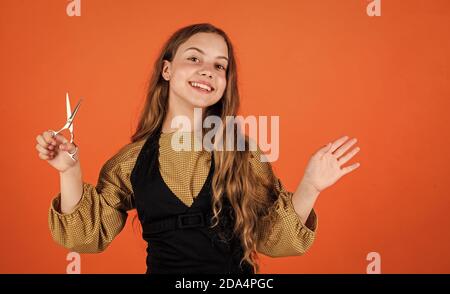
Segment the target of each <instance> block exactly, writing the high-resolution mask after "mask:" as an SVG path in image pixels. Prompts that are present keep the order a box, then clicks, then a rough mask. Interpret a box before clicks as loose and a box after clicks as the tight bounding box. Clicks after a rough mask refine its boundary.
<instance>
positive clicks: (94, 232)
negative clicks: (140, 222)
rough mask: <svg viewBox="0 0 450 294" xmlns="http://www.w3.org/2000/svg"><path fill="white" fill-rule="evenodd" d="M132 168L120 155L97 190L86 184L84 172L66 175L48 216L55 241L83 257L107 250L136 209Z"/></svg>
mask: <svg viewBox="0 0 450 294" xmlns="http://www.w3.org/2000/svg"><path fill="white" fill-rule="evenodd" d="M75 167H76V166H74V168H75ZM78 167H79V166H78ZM132 167H133V164H132V162H130V158H129V154H127V152H119V153H118V154H117V155H115V156H114V157H113V158H111V159H110V160H108V161H107V162H106V163H105V164H104V165H103V167H102V169H101V171H100V174H99V178H98V182H97V185H96V186H93V185H91V184H89V183H85V182H82V180H81V169H78V168H75V169H73V170H68V171H67V173H64V174H62V175H61V193H59V194H58V195H57V196H56V197H55V198H54V199H53V200H52V203H51V206H50V209H49V215H48V221H49V228H50V231H51V234H52V237H53V239H54V240H55V241H56V242H57V243H58V244H60V245H62V246H63V247H66V248H68V249H70V250H73V251H76V252H80V253H95V252H101V251H103V250H105V249H106V247H107V246H108V245H109V244H110V243H111V242H112V240H113V239H114V238H115V236H116V235H118V234H119V233H120V231H121V230H122V229H123V227H124V225H125V223H126V219H127V210H130V209H132V208H133V206H134V205H133V201H132V197H133V195H132V188H131V184H130V183H129V169H130V168H132Z"/></svg>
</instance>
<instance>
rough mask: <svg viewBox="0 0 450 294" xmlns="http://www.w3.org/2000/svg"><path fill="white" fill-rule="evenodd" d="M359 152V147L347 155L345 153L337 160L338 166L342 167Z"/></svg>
mask: <svg viewBox="0 0 450 294" xmlns="http://www.w3.org/2000/svg"><path fill="white" fill-rule="evenodd" d="M359 150H361V149H360V148H359V147H356V148H354V149H352V151H350V152H349V153H347V154H345V155H344V156H342V157H341V158H339V159H338V162H339V165H344V164H345V163H346V162H347V161H349V160H350V159H352V158H353V156H355V155H356V153H358V152H359Z"/></svg>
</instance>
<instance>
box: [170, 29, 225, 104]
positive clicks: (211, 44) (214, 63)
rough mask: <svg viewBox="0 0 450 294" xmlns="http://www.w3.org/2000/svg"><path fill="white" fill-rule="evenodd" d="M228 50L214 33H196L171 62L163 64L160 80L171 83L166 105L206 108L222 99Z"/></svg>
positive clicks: (179, 49)
mask: <svg viewBox="0 0 450 294" xmlns="http://www.w3.org/2000/svg"><path fill="white" fill-rule="evenodd" d="M227 61H228V47H227V44H226V42H225V40H224V39H223V38H222V37H221V36H220V35H218V34H214V33H197V34H195V35H193V36H191V37H190V38H189V39H188V40H187V41H186V42H184V43H183V44H181V45H180V46H179V47H178V50H177V52H176V54H175V56H174V58H173V60H172V62H169V61H167V60H165V61H164V66H163V72H162V76H163V78H164V79H165V80H167V81H169V83H170V90H169V101H170V102H169V104H171V102H174V101H177V102H180V103H184V104H185V105H186V106H188V107H191V108H194V107H200V108H205V107H208V106H211V105H213V104H215V103H216V102H217V101H219V100H220V98H221V97H222V95H223V93H224V91H225V88H226V85H227V80H226V69H227V66H228V62H227Z"/></svg>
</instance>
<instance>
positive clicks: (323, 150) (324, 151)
mask: <svg viewBox="0 0 450 294" xmlns="http://www.w3.org/2000/svg"><path fill="white" fill-rule="evenodd" d="M331 145H332V144H331V143H328V144H327V145H325V146H323V147H322V148H320V149H319V152H318V154H319V155H320V156H322V155H324V154H325V153H327V152H328V151H329V150H330V149H331Z"/></svg>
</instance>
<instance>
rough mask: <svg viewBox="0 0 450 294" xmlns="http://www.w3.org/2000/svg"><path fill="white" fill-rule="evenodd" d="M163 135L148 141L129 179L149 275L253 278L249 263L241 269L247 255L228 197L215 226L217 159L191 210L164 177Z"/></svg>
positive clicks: (154, 136)
mask: <svg viewBox="0 0 450 294" xmlns="http://www.w3.org/2000/svg"><path fill="white" fill-rule="evenodd" d="M160 134H161V131H160V130H158V131H156V132H154V133H153V134H151V135H150V136H149V137H148V138H147V139H146V142H145V144H144V145H143V147H142V149H141V151H140V153H139V155H138V157H137V159H136V164H135V166H134V168H133V171H132V173H131V176H130V180H131V184H132V187H133V193H134V200H135V205H136V209H137V213H138V218H139V220H140V222H141V224H142V228H143V238H144V240H146V241H147V243H148V246H147V273H219V274H220V273H221V274H225V273H239V274H253V273H254V272H253V267H252V266H251V265H250V264H249V263H248V262H246V261H243V262H242V264H241V265H240V261H241V259H242V256H243V250H242V245H241V242H240V240H239V238H238V237H237V236H235V235H234V234H233V233H232V230H233V225H234V210H233V209H232V208H231V205H230V203H229V202H228V201H227V197H223V199H225V200H226V201H224V203H223V208H222V212H221V214H220V215H219V225H218V226H215V227H214V228H211V227H210V226H211V216H212V205H211V196H212V193H211V179H212V176H213V173H214V159H213V156H211V167H210V170H209V174H208V177H207V179H206V181H205V183H204V185H203V187H202V188H201V191H200V193H199V195H198V196H197V197H195V198H194V202H193V204H192V205H191V206H190V207H189V206H187V205H186V204H184V203H183V202H182V201H181V200H180V199H179V198H178V197H177V196H176V195H175V194H174V193H173V192H172V191H171V190H170V188H169V187H168V186H167V185H166V183H165V182H164V180H163V178H162V176H161V173H160V169H159V160H158V158H159V136H160ZM211 154H212V155H213V154H214V153H211ZM179 172H180V173H182V172H183V171H182V170H180V171H179Z"/></svg>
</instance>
